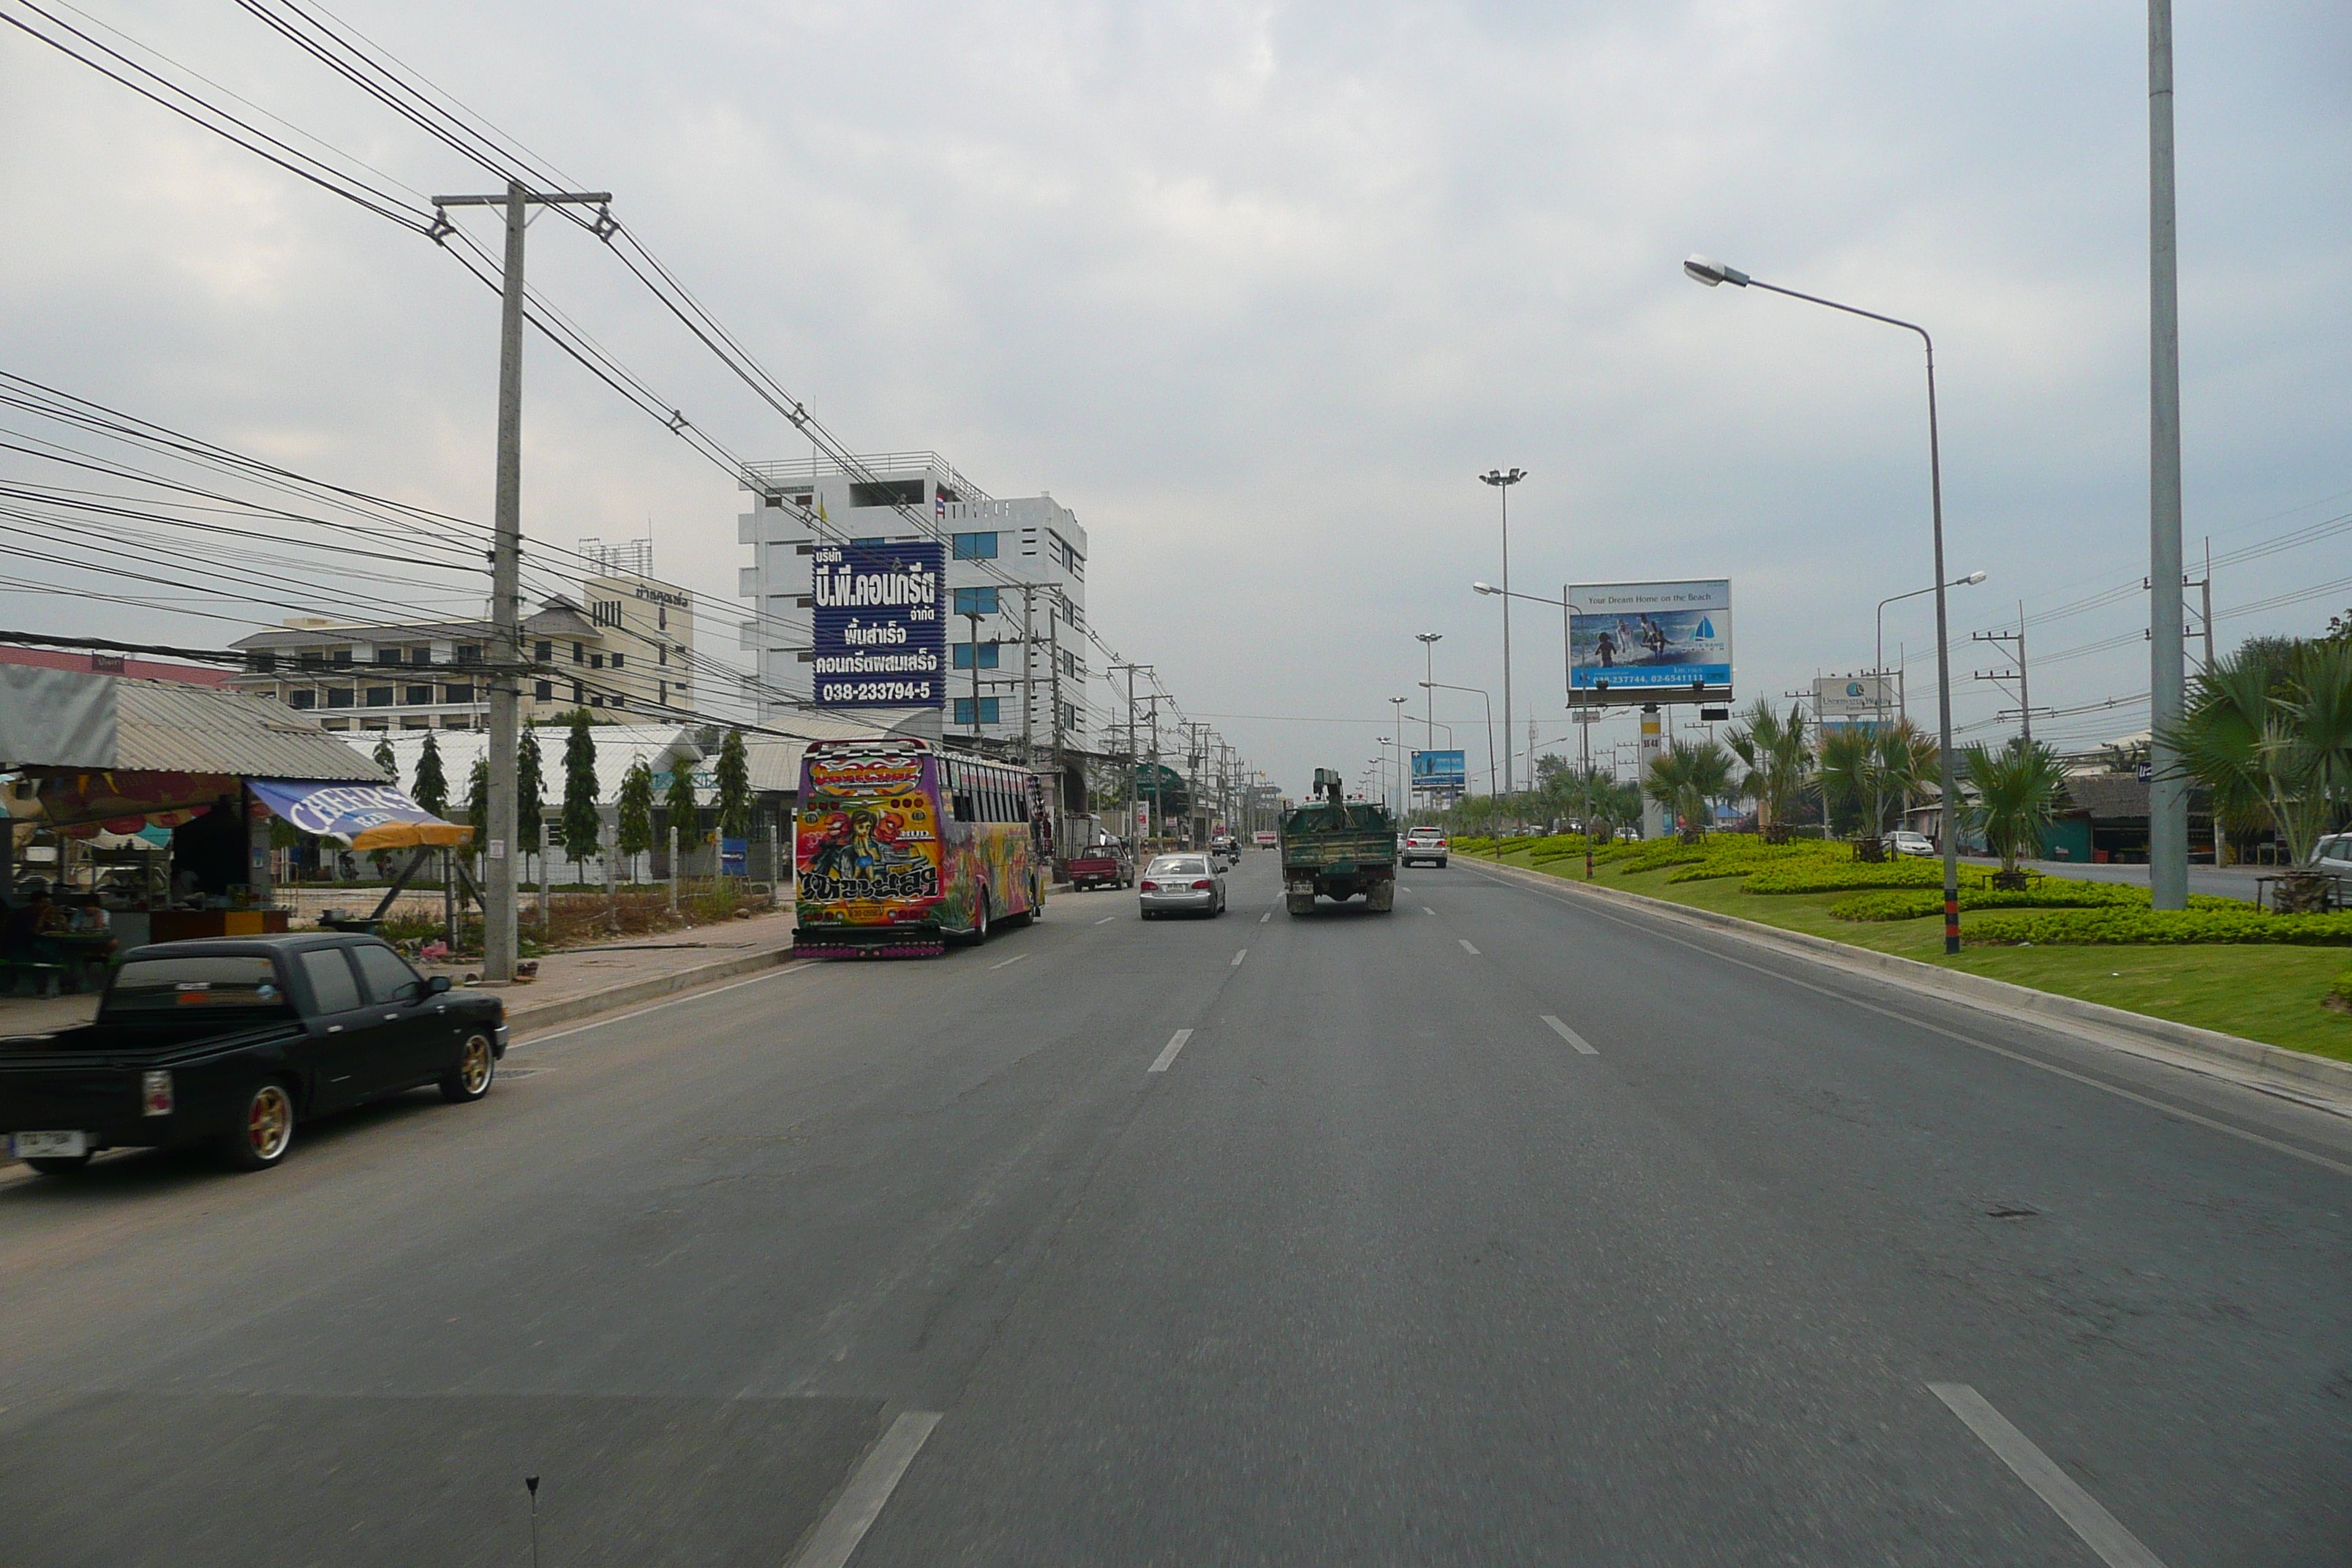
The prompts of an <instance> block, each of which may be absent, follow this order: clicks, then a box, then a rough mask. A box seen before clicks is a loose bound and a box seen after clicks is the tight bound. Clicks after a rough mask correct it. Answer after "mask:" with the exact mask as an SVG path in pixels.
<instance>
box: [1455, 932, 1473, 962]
mask: <svg viewBox="0 0 2352 1568" xmlns="http://www.w3.org/2000/svg"><path fill="white" fill-rule="evenodd" d="M1454 941H1456V942H1460V943H1461V944H1462V951H1463V952H1466V953H1468V954H1469V955H1470V956H1471V957H1473V958H1475V957H1477V956H1478V950H1477V949H1476V948H1475V947H1472V946H1471V945H1470V939H1469V938H1468V937H1463V936H1457V937H1455V938H1454Z"/></svg>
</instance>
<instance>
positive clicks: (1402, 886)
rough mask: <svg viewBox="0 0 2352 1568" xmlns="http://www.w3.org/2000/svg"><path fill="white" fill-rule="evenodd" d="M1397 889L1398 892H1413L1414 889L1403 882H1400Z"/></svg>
mask: <svg viewBox="0 0 2352 1568" xmlns="http://www.w3.org/2000/svg"><path fill="white" fill-rule="evenodd" d="M1397 891H1398V892H1400V893H1410V892H1412V889H1411V888H1408V887H1406V886H1404V885H1403V884H1402V883H1399V884H1398V885H1397Z"/></svg>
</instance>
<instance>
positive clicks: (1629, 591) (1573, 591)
mask: <svg viewBox="0 0 2352 1568" xmlns="http://www.w3.org/2000/svg"><path fill="white" fill-rule="evenodd" d="M1568 602H1569V616H1568V689H1569V690H1570V693H1571V694H1572V695H1573V696H1574V697H1575V698H1576V699H1577V702H1576V703H1573V704H1571V705H1572V706H1574V705H1580V704H1582V703H1594V702H1612V701H1620V702H1656V701H1659V700H1666V699H1673V698H1682V699H1685V700H1688V699H1690V698H1692V697H1696V696H1702V695H1703V696H1705V697H1706V698H1708V699H1710V700H1722V699H1724V698H1727V697H1728V696H1730V694H1731V583H1730V581H1729V579H1727V578H1722V577H1716V578H1708V579H1705V580H1703V581H1699V582H1694V583H1603V584H1597V585H1588V586H1584V587H1570V589H1569V590H1568Z"/></svg>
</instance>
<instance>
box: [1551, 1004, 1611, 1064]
mask: <svg viewBox="0 0 2352 1568" xmlns="http://www.w3.org/2000/svg"><path fill="white" fill-rule="evenodd" d="M1543 1021H1544V1022H1545V1023H1547V1024H1549V1025H1550V1026H1551V1032H1552V1033H1553V1034H1555V1035H1558V1036H1559V1037H1560V1038H1561V1039H1563V1040H1566V1041H1567V1042H1568V1043H1569V1044H1570V1045H1571V1046H1574V1047H1576V1048H1577V1051H1578V1052H1579V1053H1580V1055H1583V1056H1588V1057H1597V1056H1599V1055H1600V1054H1601V1053H1600V1052H1599V1051H1596V1050H1594V1049H1593V1048H1592V1047H1591V1046H1588V1045H1586V1044H1585V1043H1584V1037H1583V1036H1582V1035H1580V1034H1578V1033H1577V1032H1576V1031H1575V1030H1574V1029H1571V1028H1570V1027H1569V1026H1567V1025H1566V1024H1563V1023H1561V1022H1560V1021H1559V1019H1558V1018H1555V1017H1553V1016H1551V1015H1550V1014H1549V1013H1546V1014H1545V1015H1544V1016H1543Z"/></svg>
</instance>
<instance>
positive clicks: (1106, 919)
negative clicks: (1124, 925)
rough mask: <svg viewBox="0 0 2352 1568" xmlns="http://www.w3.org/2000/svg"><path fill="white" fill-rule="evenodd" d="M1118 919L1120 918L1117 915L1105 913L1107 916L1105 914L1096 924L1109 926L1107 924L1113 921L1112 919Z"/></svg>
mask: <svg viewBox="0 0 2352 1568" xmlns="http://www.w3.org/2000/svg"><path fill="white" fill-rule="evenodd" d="M1117 919H1118V916H1117V915H1105V916H1103V918H1102V919H1100V920H1098V921H1095V924H1097V925H1098V926H1107V925H1108V924H1110V922H1111V921H1115V920H1117Z"/></svg>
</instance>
